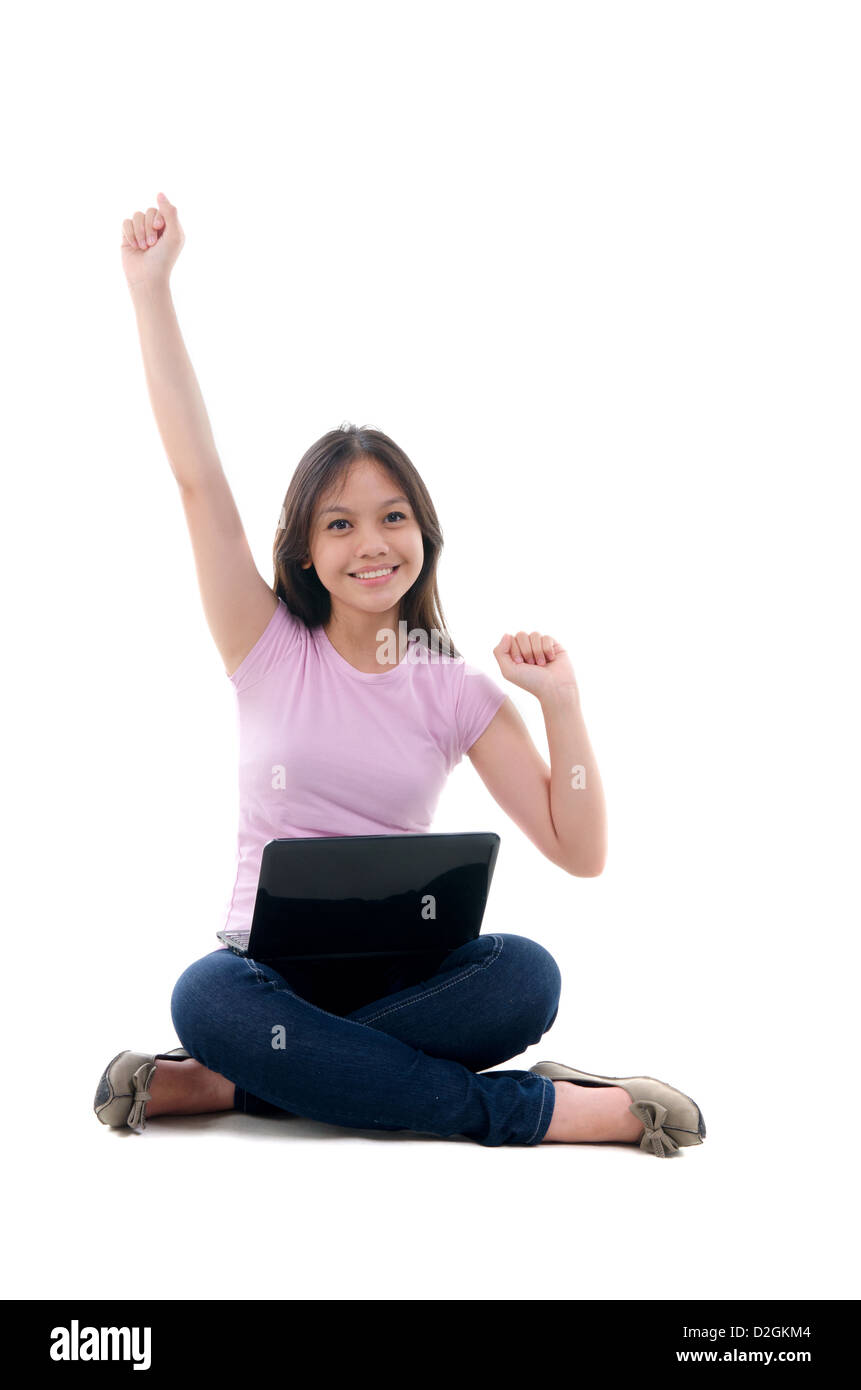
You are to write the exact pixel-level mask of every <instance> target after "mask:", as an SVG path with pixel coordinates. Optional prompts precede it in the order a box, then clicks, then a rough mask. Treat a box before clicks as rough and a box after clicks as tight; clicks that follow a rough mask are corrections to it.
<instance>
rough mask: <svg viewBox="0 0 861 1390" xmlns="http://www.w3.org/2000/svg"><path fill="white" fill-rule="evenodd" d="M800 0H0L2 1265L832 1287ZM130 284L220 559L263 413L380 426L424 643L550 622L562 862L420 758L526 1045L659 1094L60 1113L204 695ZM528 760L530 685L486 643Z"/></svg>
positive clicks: (223, 883)
mask: <svg viewBox="0 0 861 1390" xmlns="http://www.w3.org/2000/svg"><path fill="white" fill-rule="evenodd" d="M858 27H859V26H858V11H857V8H856V7H855V6H853V5H851V4H837V3H831V4H828V3H821V2H818V3H816V4H813V3H809V4H798V3H787V2H786V0H782V3H779V4H778V3H774V4H766V3H756V0H744V2H743V3H728V0H721V3H720V4H702V3H691V2H690V0H678V3H630V4H622V3H601V4H599V3H591V4H576V3H569V4H561V3H546V0H545V3H541V2H540V0H539V2H538V3H532V4H530V5H529V6H528V7H527V6H524V5H522V4H516V5H515V4H511V3H505V2H503V3H500V0H495V2H494V3H492V4H491V3H476V0H466V3H464V0H458V3H456V4H455V3H440V0H434V4H433V5H430V4H425V5H416V4H408V3H407V4H403V3H400V4H396V3H378V2H375V3H359V4H346V3H332V0H323V3H320V2H319V0H317V3H315V4H313V5H308V4H301V5H300V4H296V3H282V4H274V3H273V4H264V3H253V2H252V3H245V4H244V5H242V6H239V5H238V4H233V5H226V4H213V3H206V4H203V3H181V0H180V3H177V0H171V2H170V3H169V4H168V3H164V0H150V3H147V4H146V5H145V6H138V7H124V6H118V5H116V4H107V3H104V4H95V3H81V4H78V5H75V6H72V7H67V6H62V7H61V6H60V5H47V4H41V5H39V4H34V5H29V6H27V7H24V6H17V7H15V8H14V9H13V10H12V11H10V13H9V14H8V15H7V16H6V18H5V20H4V40H5V56H4V58H3V71H2V82H0V90H2V97H0V101H2V117H3V127H4V131H5V133H6V139H5V141H4V148H5V157H4V171H3V185H4V186H3V193H4V204H5V208H4V213H3V232H2V235H3V245H4V252H3V269H4V274H3V298H4V311H3V319H4V327H3V330H2V333H3V340H2V351H3V362H2V371H3V377H2V379H3V384H4V387H5V391H4V407H3V423H4V435H5V439H4V449H3V452H4V455H5V457H6V461H7V468H6V498H7V505H6V507H5V508H4V525H3V533H2V560H3V594H4V597H5V600H6V605H5V622H4V635H5V652H4V657H5V666H6V673H5V677H4V693H5V717H4V721H3V727H4V730H5V732H6V734H7V739H6V748H5V757H4V761H5V766H6V798H7V806H6V810H7V817H8V829H7V832H6V836H5V848H6V864H5V872H4V875H3V885H4V900H5V909H6V910H5V932H6V940H7V952H6V967H7V968H6V970H5V972H4V980H5V984H4V991H5V1000H4V1005H3V1027H4V1033H5V1038H4V1051H3V1056H4V1078H5V1086H4V1105H3V1114H4V1120H5V1124H6V1138H5V1140H4V1156H5V1158H6V1159H7V1161H10V1160H11V1166H12V1173H11V1183H8V1184H7V1189H6V1190H7V1194H8V1193H9V1192H10V1191H11V1192H12V1193H13V1200H12V1202H11V1203H10V1204H9V1206H8V1209H7V1233H6V1237H5V1245H6V1260H5V1264H6V1267H7V1270H8V1286H7V1290H6V1292H7V1296H11V1297H32V1298H69V1299H72V1298H75V1297H80V1298H83V1297H85V1296H86V1297H102V1296H108V1295H110V1296H118V1297H129V1298H131V1297H134V1296H137V1295H146V1296H156V1297H161V1298H188V1297H198V1296H202V1297H205V1298H210V1297H211V1298H217V1297H222V1296H224V1295H233V1296H238V1297H240V1298H265V1299H269V1298H288V1299H308V1298H331V1299H343V1300H349V1299H354V1298H363V1299H367V1298H372V1299H378V1298H379V1299H382V1298H391V1297H394V1298H410V1299H412V1298H434V1299H441V1298H443V1299H459V1300H469V1299H476V1298H485V1297H487V1298H491V1299H513V1298H516V1299H537V1300H563V1299H595V1298H601V1299H603V1298H610V1299H624V1300H628V1299H656V1298H658V1299H665V1298H689V1297H693V1298H697V1299H705V1298H738V1299H745V1300H753V1299H757V1298H761V1297H768V1298H781V1299H788V1298H811V1299H814V1298H827V1299H845V1298H849V1297H857V1296H858V1293H859V1288H858V1280H857V1276H856V1269H857V1261H856V1253H855V1251H856V1243H857V1212H856V1208H855V1205H854V1204H855V1196H854V1193H855V1168H856V1164H857V1147H855V1146H856V1145H857V1142H858V1119H857V1116H858V1097H857V1093H856V1086H855V1080H856V1073H857V1066H856V1062H857V1033H856V1029H855V1027H854V1016H855V1013H856V1008H855V995H856V988H857V987H856V980H857V966H858V957H857V948H856V934H857V927H858V913H857V895H856V891H855V885H856V882H857V848H856V846H857V835H858V828H859V827H858V816H857V765H858V763H857V757H858V742H857V737H856V732H855V731H856V724H857V708H858V696H859V692H858V686H857V673H856V669H855V663H856V653H857V596H858V588H857V584H858V569H857V563H856V550H857V534H858V513H857V510H855V506H856V502H855V496H854V492H855V484H856V476H857V472H858V464H859V452H858V442H859V441H858V394H857V393H858V386H857V382H858V368H859V352H858V342H859V330H858V324H859V308H861V304H859V269H858V266H859V259H858V246H859V230H861V229H859V197H858V129H859V116H861V112H859V96H858V83H857V73H858V67H859V43H858V37H859V35H858ZM160 189H162V190H164V191H165V192H166V193H167V196H168V197H169V198H170V199H171V200H172V201H173V202H174V203H175V204H176V206H177V209H178V212H179V216H180V220H181V222H182V225H183V228H184V230H185V234H186V244H185V247H184V250H183V252H182V254H181V256H180V259H179V261H178V263H177V266H176V269H175V271H174V273H173V279H172V287H173V295H174V302H175V304H176V307H177V313H178V316H179V320H180V324H181V327H182V330H183V334H184V337H185V341H186V344H187V346H188V349H189V352H190V355H191V358H192V361H193V363H194V366H195V369H196V371H197V374H198V377H199V380H200V383H201V387H202V390H203V394H204V397H205V400H206V403H207V407H208V409H209V413H210V417H211V420H212V425H213V430H214V434H215V438H216V443H217V446H218V449H219V454H220V457H221V459H222V462H223V465H224V468H225V472H226V474H227V476H228V479H229V481H230V484H231V487H232V489H233V491H234V495H235V497H236V500H237V504H238V506H239V509H240V512H241V514H242V518H243V521H244V523H245V528H246V531H247V534H248V537H249V540H250V543H251V546H252V550H253V551H254V555H255V558H256V560H257V563H258V567H259V569H260V571H261V573H262V574H263V575H264V577H265V578H266V580H267V582H271V579H272V566H271V552H272V544H273V541H274V539H275V527H276V525H277V522H278V518H279V513H280V507H281V503H282V501H283V497H284V493H285V492H286V489H287V485H288V483H289V480H290V477H291V474H292V471H293V469H294V468H295V466H296V463H297V462H298V460H299V458H300V457H301V455H302V454H303V453H304V451H305V450H306V449H307V448H308V446H309V445H310V444H311V443H312V442H313V441H314V440H316V439H317V438H319V437H320V435H322V434H323V433H325V432H326V431H327V430H330V429H332V428H335V427H337V426H338V425H339V424H340V423H341V421H342V420H345V419H349V420H352V421H353V422H354V423H357V424H366V423H367V424H372V425H375V426H376V427H378V428H380V429H382V430H383V431H385V432H386V433H387V434H389V435H391V436H392V437H393V438H394V439H395V440H397V441H398V443H399V444H401V446H402V447H403V448H404V449H405V450H406V451H407V453H408V454H409V456H410V458H411V459H412V461H413V462H414V463H415V465H416V467H417V468H418V469H419V472H420V473H421V474H422V476H423V478H424V479H425V482H426V483H427V486H428V488H429V490H430V493H431V496H432V497H433V499H434V503H435V505H436V508H437V511H438V514H439V516H440V519H441V522H442V526H443V530H444V535H445V550H444V553H443V559H442V563H441V569H440V589H441V594H442V601H443V608H444V613H445V617H446V619H447V621H448V625H449V628H450V630H451V633H452V636H453V638H454V640H455V642H456V643H457V645H458V646H459V648H460V650H461V651H463V652H464V653H465V655H466V656H467V659H469V660H470V661H472V662H474V663H475V664H477V665H480V666H481V667H482V668H483V669H484V670H485V671H487V672H488V674H490V675H492V676H494V677H496V678H497V679H499V680H500V681H501V680H503V678H502V676H501V674H500V672H499V669H498V667H497V664H496V661H495V658H494V656H493V647H494V646H495V645H496V643H497V642H498V641H499V639H500V637H501V635H502V633H503V632H505V631H517V630H519V629H520V628H525V629H526V630H527V631H531V630H533V629H535V628H537V629H539V630H540V631H543V632H547V633H550V634H552V635H554V636H555V637H557V638H558V639H559V640H561V641H562V642H563V644H564V645H565V646H566V648H567V649H568V651H569V653H570V654H571V659H572V662H573V665H574V669H575V672H576V674H577V677H578V681H579V685H580V690H581V696H582V703H583V709H584V714H585V718H586V723H587V727H588V730H589V733H590V737H591V740H592V744H593V747H594V750H595V753H596V756H597V759H598V764H599V767H600V770H601V774H602V778H603V782H604V787H605V791H606V795H607V802H608V812H609V828H610V851H609V858H608V862H607V867H606V869H605V871H604V873H603V874H602V875H601V876H600V877H598V878H596V879H577V878H574V877H571V876H568V875H566V874H564V873H563V872H562V871H561V870H559V869H557V868H556V867H554V866H553V865H552V864H550V863H549V862H548V861H547V860H545V859H543V857H542V856H541V854H540V853H539V851H538V850H536V849H535V848H534V847H533V846H532V845H531V843H530V842H529V841H528V840H526V839H525V837H524V836H523V835H522V834H521V832H520V831H519V830H518V829H517V828H516V827H515V826H514V825H513V824H512V823H511V822H510V821H509V820H508V819H507V818H506V817H505V816H504V814H503V812H502V811H501V810H500V809H499V808H498V807H497V805H496V803H495V802H494V801H493V800H492V798H491V797H490V796H489V794H488V793H487V792H486V790H485V788H484V787H483V784H481V782H480V781H479V779H478V777H477V776H476V774H475V772H474V771H473V769H472V767H471V765H470V763H469V761H468V760H466V759H465V760H464V762H463V763H462V764H461V765H460V766H459V767H458V769H457V770H456V771H455V772H454V773H453V775H452V777H451V779H450V781H449V783H448V785H447V787H446V789H445V791H444V793H443V798H442V801H441V803H440V807H439V812H438V815H437V819H436V821H435V823H434V827H433V828H434V830H436V831H443V830H449V829H455V830H456V829H493V830H496V831H497V832H498V833H499V834H500V835H501V837H502V847H501V851H500V858H499V863H498V868H497V873H496V877H495V880H494V884H493V888H492V891H491V898H490V902H489V905H488V912H487V916H486V919H485V929H486V930H496V931H511V932H516V933H520V934H523V935H531V936H532V937H533V938H534V939H536V940H539V941H541V942H542V943H543V944H544V945H545V946H546V947H547V948H548V949H549V950H551V951H552V952H553V954H554V955H555V957H556V960H557V961H558V963H559V965H560V968H561V970H562V975H563V995H562V1004H561V1007H560V1011H559V1017H558V1019H557V1022H556V1024H555V1025H554V1027H553V1029H552V1031H551V1033H550V1034H549V1035H548V1036H546V1037H545V1038H544V1039H543V1040H542V1042H541V1043H540V1044H538V1045H537V1046H536V1047H535V1048H532V1049H530V1051H529V1053H528V1054H525V1055H524V1057H523V1059H522V1063H521V1061H520V1060H513V1061H512V1062H511V1063H509V1064H508V1065H510V1066H511V1065H513V1066H520V1065H521V1064H522V1066H523V1067H524V1068H526V1067H528V1066H530V1065H531V1064H532V1063H533V1062H535V1061H537V1060H539V1059H540V1058H551V1059H554V1060H556V1061H561V1062H566V1063H568V1064H570V1065H573V1066H575V1067H579V1068H581V1069H585V1070H588V1071H597V1072H599V1073H602V1074H605V1075H610V1076H620V1077H626V1076H631V1075H639V1074H647V1075H651V1076H656V1077H660V1078H662V1079H665V1080H666V1081H668V1082H670V1083H671V1084H673V1085H676V1086H678V1087H679V1088H680V1089H682V1090H683V1091H685V1092H687V1093H688V1094H691V1095H693V1096H694V1097H695V1099H696V1100H697V1101H698V1102H699V1104H700V1106H701V1109H702V1111H703V1113H704V1115H705V1118H706V1123H707V1125H708V1137H707V1140H706V1142H705V1143H704V1144H703V1145H702V1146H700V1147H695V1148H688V1149H686V1150H684V1151H683V1152H682V1153H681V1155H680V1156H678V1157H677V1158H676V1159H673V1160H671V1161H668V1162H660V1163H659V1162H657V1161H655V1160H654V1159H653V1158H652V1157H651V1156H649V1155H646V1154H645V1153H643V1152H641V1151H640V1150H639V1149H638V1148H637V1147H636V1146H626V1145H592V1146H590V1145H559V1144H542V1145H539V1146H537V1147H534V1148H518V1147H504V1148H499V1149H487V1148H485V1147H482V1146H480V1145H478V1144H474V1143H469V1142H464V1141H461V1142H450V1141H446V1140H444V1139H436V1138H434V1137H433V1136H429V1135H416V1134H411V1133H398V1134H387V1135H381V1134H379V1133H374V1132H372V1131H361V1132H357V1131H350V1130H345V1129H339V1128H337V1127H334V1126H326V1125H322V1124H314V1123H312V1122H306V1121H304V1120H302V1121H300V1120H292V1121H286V1120H285V1121H280V1120H263V1119H256V1118H252V1117H247V1116H241V1115H238V1114H227V1113H225V1114H214V1115H207V1116H199V1117H194V1118H183V1117H170V1118H158V1119H155V1120H153V1121H152V1122H151V1123H150V1124H149V1126H148V1128H147V1130H146V1131H145V1133H144V1134H143V1135H141V1136H133V1135H131V1133H128V1134H125V1133H120V1132H119V1131H109V1130H107V1129H105V1128H104V1127H102V1126H100V1125H99V1124H98V1123H97V1121H96V1119H95V1117H94V1115H93V1112H92V1099H93V1093H94V1091H95V1087H96V1083H97V1081H98V1079H99V1075H100V1073H101V1071H102V1069H103V1068H104V1066H105V1065H106V1063H107V1062H108V1060H109V1059H110V1058H111V1057H112V1056H113V1055H114V1054H115V1053H117V1052H119V1051H120V1050H121V1049H122V1048H132V1049H135V1050H140V1051H153V1052H155V1051H162V1050H165V1049H167V1048H169V1047H173V1046H176V1044H177V1039H176V1036H175V1033H174V1030H173V1027H172V1022H171V1016H170V1007H169V1005H170V994H171V990H172V988H173V984H174V981H175V980H176V978H177V977H178V975H179V974H180V973H181V972H182V970H183V969H184V968H185V966H186V965H188V964H189V963H190V962H191V961H193V960H195V959H197V958H198V957H199V956H201V955H203V954H205V953H206V952H207V951H209V950H211V949H212V948H213V946H214V945H216V944H217V943H216V941H215V935H214V933H215V931H216V930H217V928H218V927H219V926H220V925H221V917H222V913H223V907H224V904H225V901H226V898H227V896H228V895H229V891H230V888H231V886H232V874H233V853H234V836H235V830H236V814H237V803H236V793H235V780H236V766H235V758H236V751H237V750H236V744H235V711H234V705H235V696H234V693H233V690H232V687H231V686H230V683H229V682H228V680H227V678H226V676H225V674H224V670H223V666H222V663H221V660H220V658H219V656H218V653H217V650H216V648H215V647H214V644H213V643H212V640H211V638H210V635H209V632H208V629H207V627H206V625H205V621H204V617H203V612H202V608H201V604H200V598H199V594H198V590H197V584H196V577H195V571H194V565H193V559H192V553H191V547H190V544H189V541H188V535H187V531H186V527H185V520H184V517H183V514H182V509H181V506H180V502H179V497H178V493H177V489H176V484H175V482H174V479H173V477H172V475H171V472H170V468H169V465H168V462H167V459H166V457H165V455H164V451H163V449H162V446H161V442H160V438H159V435H158V431H157V428H156V425H155V421H154V418H153V415H152V412H151V408H150V404H149V399H148V395H147V391H146V383H145V378H144V373H143V366H142V361H141V356H140V348H139V344H138V340H137V332H136V325H135V319H134V312H133V308H132V304H131V301H130V298H129V294H128V291H127V288H126V284H125V279H124V277H123V274H122V270H121V265H120V250H119V247H120V238H121V227H122V221H123V219H124V218H126V217H130V216H131V215H132V214H133V213H134V212H135V210H137V209H140V210H142V211H143V210H145V209H146V208H147V207H149V206H155V204H156V193H157V191H158V190H160ZM508 693H509V694H511V695H512V698H513V700H514V702H515V704H516V705H517V707H518V709H519V710H520V711H521V712H522V714H523V716H524V718H525V719H526V721H527V723H528V725H529V728H530V731H531V733H532V735H533V737H534V738H535V740H536V742H537V744H538V746H539V748H540V749H541V752H542V754H544V755H545V756H546V754H547V747H546V742H545V741H544V729H543V720H542V717H541V711H540V708H539V706H538V703H537V701H536V700H535V699H534V698H533V697H532V696H529V695H527V694H526V693H525V692H522V691H520V690H518V689H516V688H515V687H514V686H513V685H509V686H508Z"/></svg>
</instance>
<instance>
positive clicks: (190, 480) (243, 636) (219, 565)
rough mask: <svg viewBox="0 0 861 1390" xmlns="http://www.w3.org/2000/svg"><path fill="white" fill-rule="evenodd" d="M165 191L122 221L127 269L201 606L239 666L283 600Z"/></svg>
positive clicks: (224, 652)
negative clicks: (214, 394)
mask: <svg viewBox="0 0 861 1390" xmlns="http://www.w3.org/2000/svg"><path fill="white" fill-rule="evenodd" d="M158 199H159V207H158V208H152V207H151V208H148V209H147V211H146V213H145V214H144V213H142V212H136V213H135V214H134V216H133V217H131V218H127V219H126V221H125V222H124V223H123V241H122V248H121V250H122V263H123V270H124V271H125V274H126V279H127V282H128V286H129V291H130V293H131V297H132V303H133V305H134V310H135V315H136V318H137V326H138V333H139V334H140V343H141V352H142V354H143V361H144V369H145V371H146V380H147V387H148V388H149V396H150V401H151V403H152V408H153V414H154V415H155V419H156V424H157V425H158V429H159V434H160V435H161V439H162V443H163V445H164V449H165V453H166V454H167V457H168V462H169V463H170V467H171V470H172V472H173V475H174V477H175V478H176V481H177V484H178V486H179V491H180V497H181V499H182V504H183V508H184V510H185V517H186V521H187V523H188V529H189V533H190V536H191V544H192V549H193V551H194V560H195V566H196V569H197V579H198V584H199V586H200V596H201V599H202V601H203V611H204V614H205V616H206V621H207V624H208V625H209V630H210V632H211V633H212V637H213V640H214V642H215V645H216V646H217V648H218V650H219V652H220V653H221V659H222V661H223V662H224V665H225V669H226V671H227V674H228V675H232V674H233V672H234V671H235V670H236V668H237V666H239V664H240V663H241V662H242V660H243V659H244V657H245V656H247V654H248V652H250V650H251V648H252V647H253V646H254V644H255V642H256V641H257V640H258V638H259V637H260V636H261V635H262V633H263V630H264V629H265V627H266V625H267V623H268V622H269V621H270V619H271V617H272V614H273V613H274V612H275V609H276V607H277V604H278V600H277V598H276V597H275V594H274V592H273V590H272V588H271V587H270V586H269V585H268V584H267V583H266V581H265V579H264V578H263V576H262V575H261V573H260V571H259V570H258V569H257V566H256V565H255V563H254V558H253V556H252V554H251V550H250V548H249V545H248V541H247V539H246V536H245V531H244V529H243V526H242V521H241V519H240V516H239V512H238V510H237V507H236V503H235V502H234V500H233V494H232V493H231V491H230V486H229V484H228V482H227V478H226V477H225V475H224V470H223V468H222V466H221V461H220V459H219V457H218V453H217V451H216V448H215V440H214V439H213V436H212V428H211V426H210V423H209V416H208V415H207V412H206V406H205V405H204V402H203V396H202V395H201V392H200V387H199V385H198V381H197V377H196V376H195V373H194V368H193V367H192V365H191V360H190V358H189V356H188V352H187V350H186V347H185V343H184V342H183V339H182V334H181V332H180V328H179V323H178V321H177V317H176V310H175V309H174V304H173V298H172V296H171V292H170V273H171V270H172V269H173V266H174V264H175V262H176V259H177V257H178V255H179V253H180V251H181V250H182V247H183V245H184V242H185V235H184V233H183V231H182V228H181V227H180V224H179V218H178V217H177V213H176V208H175V207H174V206H173V204H172V203H169V202H168V200H167V199H166V198H165V197H164V195H163V194H159V195H158ZM151 238H154V240H150V239H151Z"/></svg>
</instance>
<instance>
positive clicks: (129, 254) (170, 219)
mask: <svg viewBox="0 0 861 1390" xmlns="http://www.w3.org/2000/svg"><path fill="white" fill-rule="evenodd" d="M157 197H158V204H159V205H158V207H157V208H147V210H146V212H145V213H144V212H136V213H135V214H134V216H132V217H127V218H126V220H125V222H124V223H123V239H122V243H121V248H120V249H121V253H122V261H123V270H124V271H125V275H126V280H127V281H128V285H129V289H134V288H135V286H136V285H144V284H149V285H152V284H156V283H158V282H159V281H164V282H165V284H166V283H167V282H168V281H169V279H170V272H171V271H172V270H173V267H174V264H175V262H176V258H177V256H178V255H179V253H180V251H181V250H182V248H183V245H184V243H185V233H184V232H183V230H182V227H181V226H180V225H179V218H178V217H177V215H176V208H175V207H174V205H173V203H169V202H168V200H167V198H166V197H165V196H164V194H163V193H159V194H157Z"/></svg>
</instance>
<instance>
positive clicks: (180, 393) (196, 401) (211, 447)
mask: <svg viewBox="0 0 861 1390" xmlns="http://www.w3.org/2000/svg"><path fill="white" fill-rule="evenodd" d="M131 297H132V303H133V304H134V309H135V315H136V318H137V326H138V333H139V334H140V343H141V352H142V354H143V361H144V369H145V371H146V381H147V386H148V388H149V397H150V401H151V403H152V408H153V414H154V415H155V419H156V424H157V425H158V429H159V434H160V435H161V439H162V443H163V445H164V448H165V453H166V454H167V457H168V461H169V463H170V466H171V469H172V470H173V474H174V477H175V478H176V480H177V482H178V483H179V484H180V486H184V487H190V486H193V485H197V484H198V483H200V482H202V481H205V480H206V477H207V475H208V474H210V473H211V472H212V471H213V470H214V469H219V470H220V468H221V463H220V460H219V458H218V454H217V451H216V448H215V440H214V438H213V435H212V427H211V425H210V423H209V416H208V415H207V413H206V406H205V405H204V402H203V396H202V395H201V392H200V386H199V385H198V381H197V377H196V376H195V373H194V368H193V367H192V365H191V359H190V358H189V355H188V352H187V351H186V347H185V343H184V342H183V340H182V333H181V332H180V328H179V323H178V321H177V317H176V310H175V309H174V305H173V297H172V295H171V292H170V285H169V284H168V283H167V282H164V283H160V284H156V285H147V284H141V285H136V286H135V287H134V288H133V289H132V290H131Z"/></svg>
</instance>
